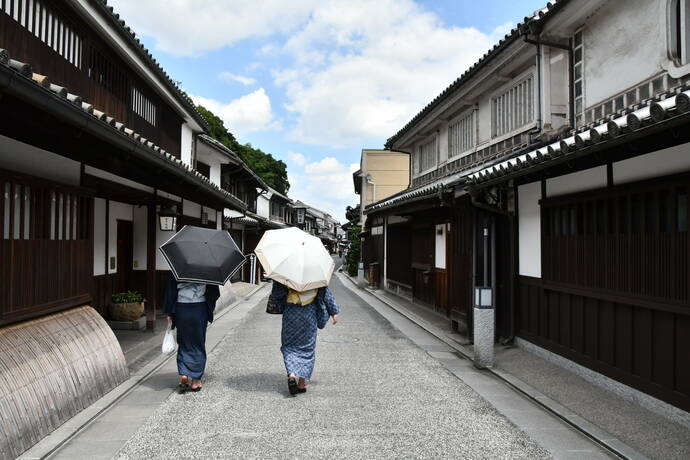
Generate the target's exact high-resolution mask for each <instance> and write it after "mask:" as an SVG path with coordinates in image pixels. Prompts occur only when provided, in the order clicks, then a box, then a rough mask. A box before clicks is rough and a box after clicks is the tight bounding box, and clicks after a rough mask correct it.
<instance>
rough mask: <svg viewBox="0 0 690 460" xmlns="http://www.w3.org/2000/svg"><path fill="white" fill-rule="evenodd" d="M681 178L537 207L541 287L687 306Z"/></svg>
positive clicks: (688, 183)
mask: <svg viewBox="0 0 690 460" xmlns="http://www.w3.org/2000/svg"><path fill="white" fill-rule="evenodd" d="M689 190H690V178H689V177H688V176H681V177H673V178H664V179H663V180H662V179H659V180H654V181H645V182H639V183H636V184H627V185H624V186H618V187H611V188H608V189H603V190H599V191H595V192H587V193H581V194H575V195H568V196H564V197H555V198H549V199H545V200H542V202H541V212H542V214H541V217H542V270H543V277H544V279H545V280H548V281H553V282H558V283H564V284H567V285H571V286H580V287H587V288H597V289H601V290H603V291H607V292H610V293H613V294H620V295H628V296H630V295H634V296H643V297H649V298H655V299H662V300H665V301H680V302H687V300H688V298H689V297H688V284H689V283H688V260H689V253H688V211H689V209H688V191H689Z"/></svg>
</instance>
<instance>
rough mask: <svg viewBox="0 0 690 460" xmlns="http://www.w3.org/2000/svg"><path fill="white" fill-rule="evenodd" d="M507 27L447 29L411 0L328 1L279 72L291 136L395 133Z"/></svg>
mask: <svg viewBox="0 0 690 460" xmlns="http://www.w3.org/2000/svg"><path fill="white" fill-rule="evenodd" d="M505 31H506V26H505V25H503V26H501V27H499V28H497V29H496V30H495V31H494V32H493V33H491V34H485V33H483V32H480V31H479V30H477V29H474V28H459V27H448V26H446V25H444V24H443V23H442V22H441V21H440V19H439V18H438V17H437V16H436V15H434V14H432V13H430V12H428V11H426V10H424V9H423V8H422V7H420V6H419V5H417V4H416V3H414V2H413V1H412V0H379V1H377V2H370V1H367V0H352V1H349V2H335V1H331V2H324V3H323V4H322V5H321V6H320V7H319V8H317V9H316V10H315V11H314V13H313V14H312V15H311V17H310V19H309V21H308V23H307V24H306V25H305V26H302V27H300V30H299V32H297V33H295V34H293V35H292V36H291V37H290V38H289V40H287V42H286V43H285V45H284V47H283V51H284V52H285V53H288V54H289V55H291V56H293V57H294V59H293V62H294V63H295V64H294V65H292V66H289V67H286V68H282V69H279V70H276V71H274V77H275V81H276V84H278V85H279V86H281V87H283V88H284V89H285V92H286V96H287V100H288V103H287V105H286V108H287V109H288V110H289V111H290V112H291V113H292V115H293V117H294V120H295V123H294V125H292V126H291V127H290V129H289V131H290V136H291V139H292V140H296V141H300V142H305V143H311V144H320V145H329V146H331V147H351V146H356V145H362V144H363V143H366V142H367V141H368V140H380V139H381V138H386V137H388V136H391V135H392V134H394V133H395V132H396V131H397V130H398V129H400V128H401V127H402V126H403V125H404V124H405V123H406V122H407V121H409V119H410V118H411V117H412V116H413V115H414V114H415V113H416V112H417V111H418V110H420V109H421V108H422V107H423V106H424V105H425V104H426V103H428V102H429V101H430V100H431V99H432V98H433V97H434V96H436V95H437V94H438V93H439V92H440V91H442V90H443V88H445V87H446V86H447V85H448V84H450V82H451V81H453V80H454V79H455V78H457V77H458V76H459V75H460V74H461V73H462V72H463V71H464V70H465V69H466V68H468V67H469V66H470V65H471V64H472V63H473V62H475V61H476V60H477V59H478V58H479V57H480V56H481V54H482V53H483V52H485V51H486V50H487V49H488V48H490V47H491V45H492V44H493V43H494V42H495V41H496V40H497V38H498V37H499V36H501V35H503V34H504V33H505Z"/></svg>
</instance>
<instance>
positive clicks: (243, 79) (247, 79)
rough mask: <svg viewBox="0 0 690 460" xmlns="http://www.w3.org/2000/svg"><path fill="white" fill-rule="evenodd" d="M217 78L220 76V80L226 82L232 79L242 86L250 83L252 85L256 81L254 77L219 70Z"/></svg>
mask: <svg viewBox="0 0 690 460" xmlns="http://www.w3.org/2000/svg"><path fill="white" fill-rule="evenodd" d="M218 78H220V79H221V80H225V81H227V82H233V81H234V82H237V83H241V84H243V85H244V86H251V85H254V84H255V83H256V80H255V79H254V78H251V77H245V76H244V75H237V74H234V73H232V72H221V73H220V74H219V75H218Z"/></svg>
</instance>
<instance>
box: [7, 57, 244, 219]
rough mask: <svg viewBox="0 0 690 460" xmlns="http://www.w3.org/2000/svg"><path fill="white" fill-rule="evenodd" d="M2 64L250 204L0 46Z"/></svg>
mask: <svg viewBox="0 0 690 460" xmlns="http://www.w3.org/2000/svg"><path fill="white" fill-rule="evenodd" d="M0 66H4V67H6V68H8V69H11V71H13V72H14V73H15V74H16V75H17V77H19V78H26V79H27V81H33V83H34V84H35V85H36V90H38V91H44V93H45V96H46V97H53V98H56V99H57V100H58V101H62V102H63V103H66V104H68V105H69V106H71V107H72V108H73V110H76V111H81V112H83V113H84V114H88V115H90V116H92V117H94V118H95V119H97V120H98V121H99V122H101V123H103V124H105V125H108V126H110V127H111V128H112V129H113V130H115V131H116V132H118V133H119V134H120V135H121V136H123V137H128V138H130V139H132V140H134V141H136V142H139V143H140V144H141V145H142V146H143V147H145V148H146V149H147V151H148V152H149V153H150V154H151V156H152V157H159V158H162V159H164V160H165V161H167V162H168V163H170V164H172V165H174V166H175V167H177V168H178V169H179V170H180V171H182V172H184V173H186V174H187V176H189V178H190V179H193V180H195V181H196V182H197V183H199V184H200V185H201V184H203V185H204V186H205V187H206V188H207V189H209V191H211V190H213V191H215V192H217V193H220V194H221V195H223V196H224V197H225V198H226V199H227V200H228V201H229V202H231V203H232V204H234V205H235V206H237V207H238V208H241V209H245V208H246V207H247V205H246V204H244V202H242V201H241V200H240V199H239V198H237V197H236V196H234V195H232V194H231V193H229V192H228V191H226V190H223V189H222V188H220V187H219V186H218V185H216V184H214V183H212V182H211V181H210V180H209V179H208V178H206V177H205V176H204V175H203V174H201V173H200V172H199V171H197V170H196V169H194V168H192V167H191V166H189V165H188V164H186V163H183V162H182V161H181V160H180V159H179V158H177V157H175V156H173V155H172V154H170V153H169V152H166V151H165V149H162V148H161V147H160V146H158V145H156V144H154V143H153V142H151V141H150V140H148V139H146V138H145V137H143V136H141V135H140V134H138V133H136V132H134V130H132V129H130V128H128V127H126V126H125V125H124V123H122V122H120V121H117V120H115V119H114V118H113V117H111V116H109V115H108V114H106V113H104V112H101V111H100V110H97V109H95V108H94V106H93V105H91V104H90V103H88V102H87V101H84V100H83V99H82V98H81V97H80V96H79V95H77V94H72V93H70V92H69V90H68V89H67V88H64V87H62V86H60V85H57V84H55V83H51V81H50V79H49V77H47V76H45V75H39V74H37V73H34V72H33V71H32V69H31V66H30V65H29V64H26V63H24V62H20V61H16V60H14V59H11V58H10V56H9V54H8V53H7V51H6V50H4V49H0Z"/></svg>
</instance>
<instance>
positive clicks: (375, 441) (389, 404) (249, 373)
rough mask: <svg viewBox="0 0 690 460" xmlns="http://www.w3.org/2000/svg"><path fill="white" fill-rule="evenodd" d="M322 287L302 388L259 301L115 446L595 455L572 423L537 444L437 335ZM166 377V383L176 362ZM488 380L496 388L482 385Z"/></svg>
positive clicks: (265, 453) (202, 453)
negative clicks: (332, 298)
mask: <svg viewBox="0 0 690 460" xmlns="http://www.w3.org/2000/svg"><path fill="white" fill-rule="evenodd" d="M332 287H333V289H334V292H335V295H336V298H337V300H338V302H339V304H340V305H341V309H342V310H343V312H342V315H341V323H339V324H338V325H337V326H332V325H330V324H329V325H328V326H327V327H326V329H325V330H323V331H321V332H320V333H319V345H318V349H317V365H316V370H315V373H314V378H313V380H312V382H311V386H310V387H309V391H308V393H306V394H302V395H298V396H297V397H291V396H289V395H288V393H287V387H286V382H285V380H286V379H285V373H284V368H283V366H282V358H281V354H280V351H279V346H280V317H279V316H271V315H266V314H265V313H264V308H263V302H259V303H258V305H257V306H256V307H254V308H253V309H252V310H251V311H249V313H248V314H247V315H246V317H245V319H244V320H243V321H242V322H241V323H240V324H236V325H234V328H233V331H232V332H230V333H229V334H228V335H227V336H226V337H225V338H224V339H223V341H222V342H221V343H220V344H219V345H218V346H217V347H216V349H215V350H214V351H213V352H212V353H211V354H210V355H209V362H208V368H207V374H206V377H205V387H204V389H203V390H202V391H201V392H200V393H196V394H194V393H187V394H184V395H178V394H172V395H171V396H170V397H169V398H167V400H165V402H163V404H162V405H161V406H160V407H159V408H158V410H157V411H156V412H155V413H154V415H153V416H152V417H151V418H150V419H148V421H147V422H146V423H145V424H144V426H143V427H142V428H141V429H139V430H138V431H137V432H136V433H135V434H134V436H132V437H131V439H129V441H128V442H127V443H126V444H125V446H124V447H123V448H122V449H121V450H120V451H119V453H118V458H123V459H125V458H132V459H134V458H137V459H138V458H175V457H180V458H190V457H194V458H239V457H242V458H287V457H309V458H325V457H329V458H391V457H395V458H397V457H407V458H548V457H550V456H552V455H553V454H556V456H557V457H561V458H595V457H601V456H603V455H604V454H603V453H602V452H601V451H599V450H598V449H597V447H596V446H594V445H593V444H591V443H590V442H589V441H588V440H586V439H585V438H578V437H577V435H576V434H572V436H573V437H572V439H567V438H566V437H564V438H562V441H563V445H562V446H561V449H560V450H558V449H550V450H547V449H545V448H544V447H542V446H540V445H539V444H538V443H537V442H535V441H534V440H533V439H532V438H531V437H530V436H528V435H527V434H526V433H525V432H524V431H522V430H520V429H519V428H517V427H516V426H515V425H514V424H513V423H511V422H510V421H509V420H508V419H507V418H506V417H505V416H504V415H502V414H501V413H500V412H499V411H498V410H497V409H496V408H495V407H494V406H492V405H491V404H489V403H488V402H487V401H486V400H485V399H484V398H482V397H481V396H480V395H479V394H477V393H476V392H475V391H474V390H473V389H472V388H471V387H470V386H468V385H467V384H465V383H464V382H463V381H461V380H459V379H458V378H457V377H456V376H454V375H453V374H452V373H451V372H449V370H447V369H446V368H445V367H444V365H443V363H442V362H441V361H443V360H444V359H445V360H448V358H449V355H450V354H451V353H449V351H448V349H447V347H445V346H444V345H443V344H441V343H440V342H438V341H435V339H434V338H432V337H431V336H428V334H427V335H426V336H425V335H423V334H422V333H421V332H419V331H414V332H413V335H415V334H416V336H415V337H416V339H417V340H415V342H418V343H421V342H424V343H425V344H426V347H425V348H426V350H425V349H422V348H420V346H418V344H416V343H415V342H413V341H412V340H410V338H408V335H407V333H403V331H401V330H400V329H399V328H397V327H396V326H394V325H393V324H392V323H391V322H389V321H388V320H387V319H386V318H384V317H383V316H381V315H380V314H379V313H378V312H377V311H375V310H374V309H372V308H371V307H370V306H369V305H368V303H367V302H365V301H364V300H363V299H362V298H360V297H359V296H357V295H355V294H353V293H352V292H351V291H350V290H348V289H345V288H344V287H343V285H342V284H341V282H340V281H339V280H338V279H335V278H334V281H333V283H332ZM410 324H411V323H409V324H408V325H407V326H406V327H407V328H410V327H412V326H410ZM420 340H421V342H420ZM433 350H436V351H433ZM433 353H437V354H439V355H437V358H440V359H435V358H434V356H433V355H432V354H433ZM454 358H456V359H459V358H458V357H457V356H454ZM451 361H452V360H451ZM469 367H471V365H469ZM167 377H168V378H169V379H170V380H172V382H171V383H174V378H175V376H174V374H173V375H169V376H167ZM494 385H495V384H494ZM487 390H489V393H494V394H499V393H500V395H501V396H498V397H499V398H500V397H503V398H504V399H506V396H505V394H504V393H502V392H501V391H498V392H496V391H494V390H495V388H494V387H492V386H490V385H489V386H487ZM515 396H517V395H515ZM526 404H527V403H526V402H525V401H522V400H520V399H519V397H518V399H517V400H516V401H515V402H508V401H507V400H506V401H503V405H504V406H506V405H507V406H509V407H512V408H513V409H515V410H527V409H529V410H531V409H532V407H526V406H525V405H526ZM537 414H538V413H537ZM532 415H533V416H534V414H532ZM535 423H536V425H539V423H538V421H535V420H532V424H533V425H532V426H533V427H534V426H535V425H534V424H535ZM546 423H547V424H549V426H550V428H551V429H552V430H556V429H558V428H559V427H558V426H556V425H553V424H554V423H557V422H554V421H551V420H546ZM554 433H555V432H554ZM560 434H561V433H556V435H557V436H556V437H558V436H559V435H560ZM551 437H554V434H553V433H552V434H551ZM558 442H559V440H558V439H557V440H556V444H555V445H558ZM547 444H548V443H547ZM553 445H554V444H553V443H552V446H553Z"/></svg>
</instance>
